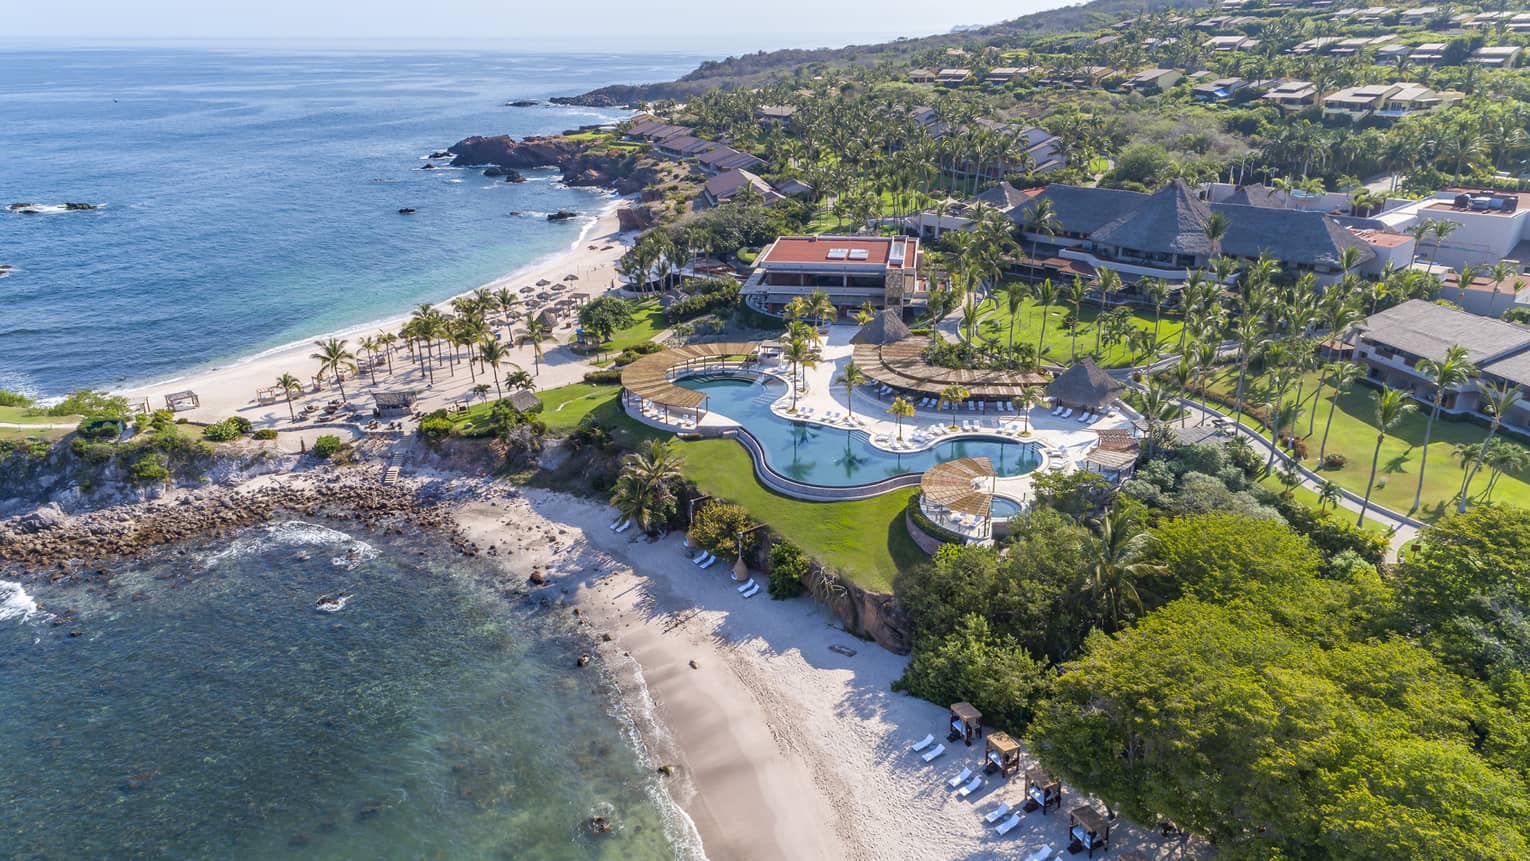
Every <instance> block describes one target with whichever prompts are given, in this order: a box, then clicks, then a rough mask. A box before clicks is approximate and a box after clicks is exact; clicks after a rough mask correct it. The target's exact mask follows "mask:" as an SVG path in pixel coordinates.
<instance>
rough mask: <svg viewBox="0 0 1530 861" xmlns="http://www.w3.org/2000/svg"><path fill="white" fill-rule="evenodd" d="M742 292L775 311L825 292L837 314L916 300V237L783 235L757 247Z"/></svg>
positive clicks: (918, 292) (919, 290)
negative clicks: (798, 298)
mask: <svg viewBox="0 0 1530 861" xmlns="http://www.w3.org/2000/svg"><path fill="white" fill-rule="evenodd" d="M754 265H755V272H754V275H753V276H751V277H750V279H749V281H748V283H747V284H746V285H745V287H744V292H745V295H746V296H747V297H750V301H751V302H752V303H753V304H755V305H756V307H760V308H763V309H764V310H766V311H767V312H770V313H779V312H780V311H781V310H782V309H783V308H785V306H786V303H787V302H790V301H791V300H792V298H794V297H796V296H806V295H808V294H811V293H813V292H815V291H820V290H821V291H823V292H825V293H827V294H829V298H830V299H831V300H832V301H833V302H834V304H835V305H837V306H839V308H840V311H841V313H848V312H851V311H853V310H854V309H856V308H859V307H861V306H862V305H864V304H865V303H866V302H870V303H871V304H872V305H873V306H874V307H877V308H901V307H903V306H905V305H911V304H920V303H922V301H923V299H924V298H925V297H924V294H923V290H922V288H921V286H920V282H919V279H918V270H919V240H918V239H913V238H909V237H903V236H782V237H781V238H779V239H777V240H776V241H775V242H773V243H771V244H770V245H769V246H767V247H766V248H765V250H764V251H762V252H760V256H759V257H758V258H756V260H755V264H754Z"/></svg>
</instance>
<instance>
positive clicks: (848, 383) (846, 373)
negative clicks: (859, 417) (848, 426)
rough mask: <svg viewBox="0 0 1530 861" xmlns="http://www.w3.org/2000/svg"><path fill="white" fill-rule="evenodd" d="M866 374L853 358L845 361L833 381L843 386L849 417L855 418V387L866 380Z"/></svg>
mask: <svg viewBox="0 0 1530 861" xmlns="http://www.w3.org/2000/svg"><path fill="white" fill-rule="evenodd" d="M866 379H867V378H866V374H865V373H863V372H862V371H861V368H860V366H859V365H857V364H856V363H855V360H854V359H851V360H850V361H848V362H846V363H845V367H844V368H842V369H841V370H840V372H839V376H838V377H837V378H835V380H834V382H836V383H839V384H840V385H842V386H844V387H845V406H846V407H848V408H849V411H850V412H849V414H850V418H852V419H853V418H855V387H856V386H858V385H860V384H861V383H864V382H866Z"/></svg>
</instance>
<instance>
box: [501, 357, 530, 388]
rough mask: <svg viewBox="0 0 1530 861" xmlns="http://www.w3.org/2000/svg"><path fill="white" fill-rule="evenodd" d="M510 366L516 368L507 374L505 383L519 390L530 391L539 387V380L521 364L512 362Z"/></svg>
mask: <svg viewBox="0 0 1530 861" xmlns="http://www.w3.org/2000/svg"><path fill="white" fill-rule="evenodd" d="M510 367H512V368H515V370H514V371H511V372H510V373H508V374H506V375H505V385H507V386H509V387H510V388H512V389H514V390H516V391H518V392H529V391H531V390H532V389H534V388H536V387H537V381H536V380H535V379H534V378H533V377H532V376H531V375H530V374H528V373H526V370H525V369H524V368H522V367H521V366H520V365H517V364H515V363H514V362H511V363H510Z"/></svg>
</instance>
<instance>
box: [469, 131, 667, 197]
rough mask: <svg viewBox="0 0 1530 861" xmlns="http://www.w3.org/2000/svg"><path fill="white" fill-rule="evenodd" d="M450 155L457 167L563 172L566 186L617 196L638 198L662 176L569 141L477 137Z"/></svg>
mask: <svg viewBox="0 0 1530 861" xmlns="http://www.w3.org/2000/svg"><path fill="white" fill-rule="evenodd" d="M448 151H449V152H451V153H452V162H451V163H452V166H453V167H483V166H488V167H499V168H511V169H514V170H530V169H533V168H539V167H556V168H558V169H559V170H561V171H562V172H563V184H564V185H569V186H581V187H590V186H599V187H603V188H611V189H614V190H615V191H616V193H617V194H636V193H637V192H639V191H642V190H643V188H644V187H646V186H648V185H650V184H651V183H653V182H655V181H656V180H657V179H658V172H657V171H656V170H654V169H653V168H652V167H650V166H646V165H642V164H640V163H639V160H638V158H637V157H636V156H633V155H631V154H622V153H611V152H605V151H600V152H595V151H591V150H590V149H589V148H588V147H586V146H585V144H583V143H580V142H579V141H574V140H570V139H568V138H565V137H529V138H525V139H524V140H516V139H515V138H512V137H510V136H509V135H494V136H485V135H475V136H473V137H470V138H465V139H463V140H460V141H458V142H456V143H454V144H452V145H451V146H450V147H449V148H448Z"/></svg>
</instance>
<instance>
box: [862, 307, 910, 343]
mask: <svg viewBox="0 0 1530 861" xmlns="http://www.w3.org/2000/svg"><path fill="white" fill-rule="evenodd" d="M908 336H909V330H908V324H907V323H904V322H903V315H902V314H901V313H900V312H899V311H898V310H897V309H895V308H883V309H882V310H881V311H878V312H877V315H876V316H875V317H873V318H871V321H870V322H869V323H867V324H866V325H864V326H862V327H861V330H860V331H859V332H856V333H855V334H854V335H852V336H850V343H852V344H891V343H893V342H894V341H901V340H903V339H904V338H907V337H908Z"/></svg>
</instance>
